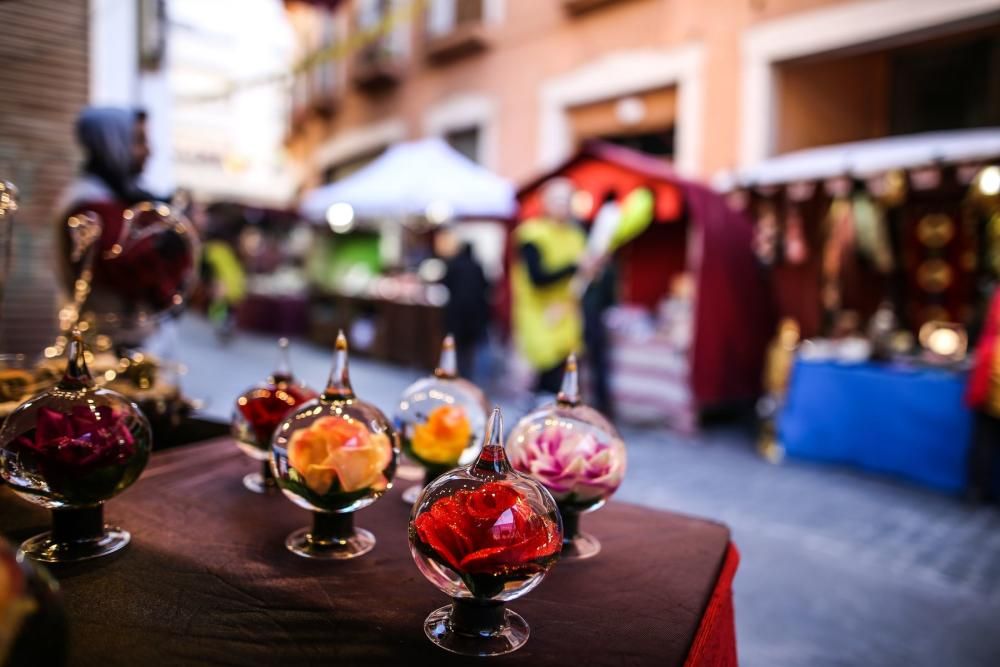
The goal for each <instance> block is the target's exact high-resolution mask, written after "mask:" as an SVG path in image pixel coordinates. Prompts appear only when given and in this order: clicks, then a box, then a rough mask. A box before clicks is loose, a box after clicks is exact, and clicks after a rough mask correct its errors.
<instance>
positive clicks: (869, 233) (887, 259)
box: [851, 192, 893, 273]
mask: <svg viewBox="0 0 1000 667" xmlns="http://www.w3.org/2000/svg"><path fill="white" fill-rule="evenodd" d="M851 206H852V208H853V214H854V225H855V229H856V230H857V239H858V251H859V252H860V253H861V255H862V256H863V257H865V258H866V259H868V261H869V262H871V264H872V266H874V267H875V270H876V271H878V272H879V273H889V272H890V271H892V268H893V261H892V248H891V247H890V245H889V230H888V228H887V225H886V221H885V212H884V211H883V210H882V208H881V207H880V206H878V205H877V204H876V203H875V202H874V201H873V200H872V198H871V197H870V196H868V194H867V193H864V192H861V193H858V194H855V195H854V197H853V199H852V200H851Z"/></svg>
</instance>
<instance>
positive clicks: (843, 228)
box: [822, 197, 855, 312]
mask: <svg viewBox="0 0 1000 667" xmlns="http://www.w3.org/2000/svg"><path fill="white" fill-rule="evenodd" d="M824 228H825V230H826V244H825V245H824V246H823V262H822V268H823V294H822V298H823V306H824V307H825V308H826V310H827V311H830V312H836V311H837V310H839V309H840V303H841V293H840V274H841V271H842V269H843V266H844V256H845V255H846V254H847V252H848V251H849V250H850V248H851V247H852V246H853V245H854V238H855V231H854V212H853V207H852V206H851V202H850V200H849V199H846V198H842V197H841V198H837V199H834V200H833V203H832V204H830V211H829V213H827V215H826V220H825V221H824Z"/></svg>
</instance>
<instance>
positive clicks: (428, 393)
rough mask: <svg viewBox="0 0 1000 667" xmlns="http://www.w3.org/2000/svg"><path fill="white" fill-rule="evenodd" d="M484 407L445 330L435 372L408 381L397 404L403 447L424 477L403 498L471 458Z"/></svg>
mask: <svg viewBox="0 0 1000 667" xmlns="http://www.w3.org/2000/svg"><path fill="white" fill-rule="evenodd" d="M486 411H487V405H486V397H485V396H483V392H482V391H480V389H479V387H477V386H476V385H474V384H472V383H471V382H469V381H468V380H465V379H463V378H460V377H458V369H457V363H456V359H455V339H454V338H452V336H451V335H450V334H449V335H448V336H446V337H445V339H444V342H443V343H442V344H441V359H440V361H439V362H438V367H437V368H436V369H435V371H434V374H433V375H431V376H430V377H425V378H421V379H419V380H417V381H416V382H414V383H413V384H411V385H410V386H409V387H407V388H406V390H404V391H403V394H402V396H401V397H400V399H399V405H398V407H397V409H396V416H395V420H394V421H395V425H396V430H397V431H398V432H399V437H400V441H401V444H402V447H403V453H405V454H406V455H407V456H408V457H409V458H410V459H411V460H413V461H416V462H417V463H418V464H419V465H420V466H421V467H422V468H423V470H424V483H423V484H422V485H420V484H418V485H415V486H411V487H410V488H408V489H406V491H404V492H403V501H404V502H406V503H409V504H411V505H412V504H413V503H414V502H416V500H417V498H418V497H419V496H420V491H421V489H423V487H424V486H425V485H427V484H428V483H430V482H431V480H433V479H434V478H435V477H437V476H438V475H441V474H443V473H445V472H447V471H448V470H451V469H452V468H454V467H455V466H457V465H459V464H461V463H470V462H471V461H472V459H473V458H475V456H476V454H477V453H478V450H479V445H480V443H481V442H482V441H483V435H484V432H485V430H486Z"/></svg>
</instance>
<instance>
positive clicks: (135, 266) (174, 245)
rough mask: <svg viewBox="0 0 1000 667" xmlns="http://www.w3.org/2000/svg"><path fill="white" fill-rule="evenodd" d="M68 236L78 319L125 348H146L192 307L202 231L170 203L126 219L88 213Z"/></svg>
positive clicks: (145, 205) (70, 225)
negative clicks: (160, 327) (166, 323)
mask: <svg viewBox="0 0 1000 667" xmlns="http://www.w3.org/2000/svg"><path fill="white" fill-rule="evenodd" d="M60 234H61V236H60V238H61V247H62V249H61V252H60V258H61V262H62V265H63V270H62V273H63V275H64V276H65V277H66V278H67V284H66V287H67V291H68V293H69V294H70V295H71V297H72V300H73V303H74V306H73V311H74V312H73V313H72V315H71V319H73V320H75V319H77V318H80V319H84V320H87V321H89V322H92V323H93V324H94V326H95V327H96V330H97V331H98V332H100V333H102V334H107V335H109V336H110V337H111V338H112V339H113V340H114V341H115V343H116V344H117V345H119V346H138V345H140V344H141V343H142V341H143V339H144V338H145V337H146V336H148V335H149V334H150V333H151V332H152V331H153V329H154V328H155V324H156V322H157V320H158V319H159V318H161V317H162V316H164V315H166V314H167V313H168V312H171V311H176V310H178V309H180V308H181V307H182V306H183V305H184V302H185V300H186V299H187V295H188V293H189V292H190V289H191V287H193V285H194V282H195V279H196V278H197V267H198V253H199V251H200V250H199V249H200V244H199V241H198V233H197V231H196V230H195V228H194V226H193V225H192V224H191V222H190V221H189V220H187V218H185V217H184V216H183V215H182V214H181V213H180V212H179V211H177V210H176V209H174V208H171V207H170V206H168V205H167V204H164V203H162V202H148V201H147V202H140V203H138V204H136V205H135V206H133V207H131V208H128V209H126V210H125V211H124V212H123V213H122V215H121V217H120V218H119V217H118V216H113V217H109V216H108V214H107V212H104V215H101V214H99V213H97V212H95V211H85V212H81V213H80V214H78V215H74V216H71V217H70V218H68V219H67V220H66V223H65V224H64V225H63V228H62V229H61V231H60ZM90 247H93V251H91V250H89V248H90Z"/></svg>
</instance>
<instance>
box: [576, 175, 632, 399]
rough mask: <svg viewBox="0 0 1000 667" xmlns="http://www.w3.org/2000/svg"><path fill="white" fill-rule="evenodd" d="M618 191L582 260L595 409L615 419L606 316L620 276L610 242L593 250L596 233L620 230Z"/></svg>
mask: <svg viewBox="0 0 1000 667" xmlns="http://www.w3.org/2000/svg"><path fill="white" fill-rule="evenodd" d="M617 200H618V195H617V193H616V192H613V191H612V192H609V193H608V194H607V195H606V196H605V198H604V203H603V204H602V205H601V208H600V209H598V211H597V215H596V216H595V218H594V224H593V225H592V226H591V231H590V237H589V238H588V240H587V245H588V248H587V253H586V255H585V258H584V259H583V260H582V261H581V266H580V271H579V272H578V276H579V278H580V280H582V281H585V282H586V289H584V290H583V296H582V297H581V302H582V306H583V340H584V343H585V344H586V346H587V355H586V360H587V365H588V367H589V369H590V376H591V385H592V387H593V390H594V400H593V403H594V407H595V408H597V409H598V410H600V411H601V412H602V413H603V414H604V416H605V417H607V418H608V419H613V418H614V415H613V410H614V403H613V401H612V400H611V378H610V376H611V360H610V340H609V339H610V337H609V335H608V330H607V326H606V325H605V323H604V314H605V313H606V312H607V310H608V308H610V307H612V306H613V305H614V304H615V300H616V298H615V297H616V295H617V289H618V288H617V283H618V280H617V274H616V271H615V265H614V261H613V258H612V256H611V254H610V252H609V248H608V246H609V245H610V241H609V242H608V243H601V242H600V241H598V243H601V245H602V246H603V248H601V249H596V250H593V251H592V250H591V246H592V245H593V244H592V243H591V242H592V241H594V238H593V237H594V235H595V234H601V233H602V232H601V230H605V229H608V230H610V231H609V232H608V236H609V239H610V235H611V234H612V233H613V231H614V230H615V229H617V228H618V226H619V224H620V221H621V217H622V211H621V207H620V206H619V205H618V202H617Z"/></svg>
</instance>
